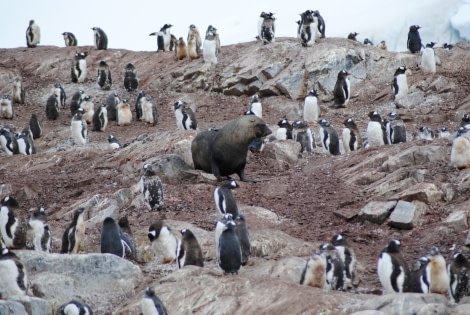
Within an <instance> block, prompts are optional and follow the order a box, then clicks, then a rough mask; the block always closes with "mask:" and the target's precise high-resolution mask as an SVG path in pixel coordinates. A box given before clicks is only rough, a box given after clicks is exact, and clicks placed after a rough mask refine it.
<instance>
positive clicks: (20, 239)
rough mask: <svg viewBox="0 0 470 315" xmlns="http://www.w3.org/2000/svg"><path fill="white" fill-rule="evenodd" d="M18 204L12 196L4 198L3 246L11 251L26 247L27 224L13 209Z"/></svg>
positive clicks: (0, 212) (0, 218)
mask: <svg viewBox="0 0 470 315" xmlns="http://www.w3.org/2000/svg"><path fill="white" fill-rule="evenodd" d="M17 207H18V202H17V201H16V200H15V199H13V198H11V197H10V196H6V197H3V199H2V204H1V207H0V236H1V240H2V243H3V245H5V247H6V248H9V249H23V248H25V246H26V233H27V223H26V222H24V221H22V220H20V218H18V217H17V216H16V214H15V211H14V210H13V208H17Z"/></svg>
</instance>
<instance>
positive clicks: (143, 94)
mask: <svg viewBox="0 0 470 315" xmlns="http://www.w3.org/2000/svg"><path fill="white" fill-rule="evenodd" d="M116 96H117V95H116ZM144 96H145V91H144V90H142V91H140V92H139V95H137V98H140V97H144Z"/></svg>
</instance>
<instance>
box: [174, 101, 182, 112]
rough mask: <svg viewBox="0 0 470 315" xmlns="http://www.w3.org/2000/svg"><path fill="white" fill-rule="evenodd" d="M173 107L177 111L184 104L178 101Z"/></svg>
mask: <svg viewBox="0 0 470 315" xmlns="http://www.w3.org/2000/svg"><path fill="white" fill-rule="evenodd" d="M173 106H174V107H175V110H177V109H179V108H180V107H181V106H183V102H182V101H180V100H177V101H176V102H175V104H173Z"/></svg>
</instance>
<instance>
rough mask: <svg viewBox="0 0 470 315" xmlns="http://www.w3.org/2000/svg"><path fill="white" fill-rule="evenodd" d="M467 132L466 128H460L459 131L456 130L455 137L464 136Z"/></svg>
mask: <svg viewBox="0 0 470 315" xmlns="http://www.w3.org/2000/svg"><path fill="white" fill-rule="evenodd" d="M467 131H468V129H467V128H465V127H460V128H459V130H457V135H456V137H460V136H461V135H463V134H466V133H467Z"/></svg>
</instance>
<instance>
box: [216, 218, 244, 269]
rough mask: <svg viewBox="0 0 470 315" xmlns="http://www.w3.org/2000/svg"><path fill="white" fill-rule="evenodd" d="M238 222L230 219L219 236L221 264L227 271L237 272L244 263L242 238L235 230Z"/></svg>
mask: <svg viewBox="0 0 470 315" xmlns="http://www.w3.org/2000/svg"><path fill="white" fill-rule="evenodd" d="M235 229H236V224H235V223H234V222H233V221H229V222H227V223H226V225H225V229H224V231H223V232H222V234H221V235H220V238H219V248H218V249H217V250H218V252H219V266H220V268H222V270H223V271H224V272H225V273H231V274H237V273H238V270H240V267H241V265H242V251H241V247H240V240H239V239H238V236H237V233H236V232H235Z"/></svg>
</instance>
